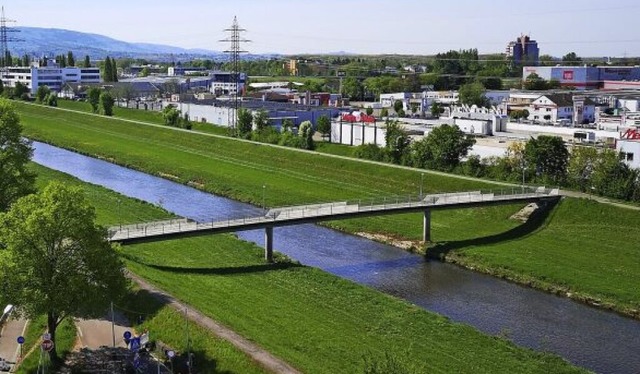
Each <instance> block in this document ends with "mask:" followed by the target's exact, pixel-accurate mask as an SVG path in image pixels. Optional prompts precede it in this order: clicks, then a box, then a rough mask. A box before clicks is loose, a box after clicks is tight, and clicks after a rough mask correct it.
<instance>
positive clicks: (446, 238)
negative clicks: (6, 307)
mask: <svg viewBox="0 0 640 374" xmlns="http://www.w3.org/2000/svg"><path fill="white" fill-rule="evenodd" d="M16 106H17V108H18V110H19V112H20V114H21V116H22V119H23V123H24V125H25V128H26V134H27V135H28V136H30V137H32V138H35V139H39V140H43V141H46V142H50V143H53V144H56V145H59V146H62V147H65V148H70V149H75V150H79V151H81V152H83V153H87V154H91V155H98V156H100V157H104V158H108V159H112V160H115V161H116V162H118V163H121V164H124V165H129V166H131V167H134V168H137V169H140V170H144V171H147V172H150V173H153V174H156V175H174V176H175V177H176V179H177V180H179V181H182V182H183V183H186V182H189V181H194V182H197V183H199V185H200V186H201V187H202V188H203V189H205V190H207V191H209V192H215V193H219V194H221V195H224V196H228V197H232V198H236V199H240V200H244V201H249V202H253V203H254V204H257V205H260V204H261V199H262V192H263V188H262V186H263V185H265V186H266V188H265V189H264V192H265V200H266V202H267V205H268V206H281V205H293V204H301V203H313V202H327V201H339V200H358V199H363V200H365V199H366V198H367V197H379V196H388V195H391V194H397V195H406V194H411V193H413V194H414V196H415V194H416V192H417V191H419V189H420V179H421V176H420V174H421V171H419V170H415V171H412V170H404V169H398V168H392V167H388V166H383V165H374V164H369V163H362V162H358V161H357V160H341V159H335V158H329V157H323V156H322V155H317V154H308V153H303V152H296V151H293V150H283V149H277V148H273V147H268V146H264V145H255V144H250V143H243V142H238V141H235V140H233V139H219V138H212V137H207V136H204V135H198V134H191V133H186V132H176V131H172V130H169V129H164V128H153V127H149V126H143V125H136V124H132V123H128V122H124V121H119V120H116V119H110V118H103V117H95V116H89V115H84V114H82V113H71V112H64V111H60V110H56V109H51V108H46V107H41V106H33V105H27V104H23V103H16ZM491 187H493V188H495V186H491V185H489V184H485V183H482V182H477V181H469V180H464V179H459V178H453V177H446V176H442V175H432V174H425V177H424V186H423V189H424V191H425V193H428V192H442V191H449V192H450V191H460V190H463V191H468V190H479V189H486V188H491ZM519 208H520V206H518V205H508V206H500V207H492V208H482V209H466V210H464V209H461V210H451V211H442V212H435V213H434V214H433V217H432V228H433V230H432V238H433V240H435V241H436V242H460V241H465V243H466V245H467V246H469V245H475V250H474V256H473V257H471V256H467V257H466V261H465V264H466V265H469V266H473V267H476V266H474V262H477V265H480V260H481V259H482V257H483V253H484V249H485V248H490V244H487V243H486V241H485V240H484V238H486V237H491V236H493V235H497V234H500V233H504V232H508V231H509V230H512V229H514V228H516V227H517V226H518V223H517V222H516V221H514V220H511V219H509V217H510V216H511V215H512V214H513V213H514V212H515V211H517V210H518V209H519ZM609 208H611V209H614V210H613V211H614V212H616V211H619V210H618V209H619V208H612V207H609ZM573 214H574V215H576V216H584V220H585V221H584V225H585V227H587V228H586V230H587V231H588V230H589V227H590V225H594V227H595V226H598V225H600V224H601V222H600V219H599V218H598V217H594V216H592V215H591V214H590V211H589V210H588V209H583V207H581V206H580V205H578V206H577V207H576V211H575V212H573ZM613 214H614V215H615V213H613ZM629 214H632V213H629ZM555 222H556V221H549V224H548V225H543V226H542V227H541V228H539V229H537V230H535V231H533V232H531V233H528V234H527V236H526V240H523V241H522V242H521V246H519V247H517V248H514V249H513V250H512V251H500V250H496V251H494V252H492V253H491V254H490V256H491V257H492V258H493V259H492V260H490V261H484V262H483V264H484V266H485V267H490V268H489V269H488V272H491V273H497V272H498V270H500V269H498V268H495V266H497V264H498V263H499V262H501V263H502V264H504V266H508V269H509V271H511V272H512V274H515V275H516V276H512V277H511V278H512V279H515V280H519V281H520V280H523V279H524V278H529V280H525V281H524V282H525V283H532V284H533V285H538V284H543V282H548V283H552V286H554V287H562V288H564V287H566V288H567V291H568V292H578V293H581V294H585V295H586V296H587V297H591V298H600V297H601V295H605V294H606V295H609V296H607V299H608V300H611V302H612V303H614V304H613V305H612V307H613V308H614V309H616V310H621V311H625V310H629V309H630V308H631V309H633V308H634V306H637V305H639V304H640V293H636V292H633V290H634V289H635V287H632V288H629V287H627V285H628V284H634V283H635V284H640V273H638V272H634V271H631V270H633V268H634V266H635V264H638V263H640V246H637V245H636V242H633V241H628V242H627V241H615V243H617V244H619V245H617V246H616V248H615V249H613V250H612V251H613V252H612V253H611V256H606V257H605V258H602V261H603V262H602V263H601V264H600V265H601V267H602V272H601V274H600V275H599V276H601V277H602V278H604V279H606V278H608V277H609V275H610V273H611V274H612V275H613V272H620V271H622V272H624V273H625V274H629V277H628V282H624V283H621V284H620V285H619V287H613V288H612V287H607V289H602V283H603V282H602V281H598V280H596V279H594V278H593V277H588V278H586V279H585V278H581V277H580V276H579V274H580V271H579V270H580V269H579V268H578V267H579V266H582V265H581V264H584V263H587V262H589V261H590V260H591V258H592V257H590V256H589V253H588V252H586V251H585V252H583V251H578V250H574V249H575V248H582V247H593V246H598V243H600V242H598V241H594V240H593V238H589V237H584V236H578V235H575V233H574V232H573V231H572V230H569V229H567V228H566V227H565V228H557V230H556V231H555V232H554V233H553V235H551V236H546V237H541V238H540V239H538V235H539V234H540V233H541V232H543V231H545V230H548V229H549V227H554V225H555ZM330 224H331V225H332V226H333V227H337V228H340V229H342V230H345V231H348V232H375V233H382V234H385V235H387V236H388V237H391V238H402V239H410V240H419V239H420V237H421V230H422V217H421V215H420V214H404V215H396V216H383V217H375V218H367V219H357V220H346V221H338V222H331V223H330ZM552 237H553V238H558V239H559V240H564V241H566V242H569V243H571V245H569V246H562V247H558V248H557V251H555V253H554V256H546V255H545V256H543V255H542V252H540V251H537V248H538V247H540V246H544V245H546V241H547V240H549V238H552ZM545 238H546V239H545ZM474 239H478V241H477V242H473V240H474ZM516 239H518V238H517V237H512V238H509V241H508V243H507V244H505V245H510V243H513V242H514V240H516ZM480 244H481V245H480ZM461 249H462V247H461V246H458V248H457V249H456V250H455V251H454V252H453V253H455V252H457V251H459V250H461ZM519 249H521V250H523V251H529V252H531V253H532V256H538V254H540V255H539V256H538V257H537V259H536V263H537V264H539V266H537V265H536V266H531V265H529V264H524V263H523V262H522V261H513V260H512V258H513V257H518V250H519ZM514 251H515V252H514ZM618 252H619V253H618ZM487 258H489V257H487ZM523 258H524V257H523ZM498 260H500V261H498ZM554 269H564V271H556V270H554ZM620 269H622V270H620ZM530 279H533V280H534V281H535V282H530ZM623 287H624V288H623ZM545 288H548V287H545Z"/></svg>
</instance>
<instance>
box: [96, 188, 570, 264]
mask: <svg viewBox="0 0 640 374" xmlns="http://www.w3.org/2000/svg"><path fill="white" fill-rule="evenodd" d="M559 198H560V194H559V190H557V189H547V188H544V187H514V188H512V189H506V190H499V191H469V192H456V193H441V194H430V195H424V196H394V197H386V198H381V199H380V198H378V199H367V200H357V201H340V202H332V203H326V204H313V205H300V206H289V207H282V208H273V209H269V210H268V211H265V212H264V214H262V215H258V216H252V217H244V218H234V219H227V220H218V221H210V222H195V221H192V220H188V219H174V220H167V221H156V222H147V223H139V224H134V225H121V226H114V227H111V228H109V237H108V239H109V241H111V242H118V243H121V244H123V245H125V244H133V243H140V242H150V241H158V240H168V239H175V238H182V237H189V236H199V235H211V234H219V233H225V232H235V231H246V230H255V229H264V230H265V259H266V260H267V261H272V260H273V228H274V227H280V226H290V225H299V224H303V223H316V222H321V221H332V220H339V219H347V218H358V217H367V216H377V215H389V214H402V213H414V212H422V213H423V215H424V218H423V235H422V236H423V240H424V241H425V242H429V241H430V240H431V211H432V210H442V209H459V208H473V207H482V206H490V205H499V204H513V203H532V202H540V201H545V200H553V199H559Z"/></svg>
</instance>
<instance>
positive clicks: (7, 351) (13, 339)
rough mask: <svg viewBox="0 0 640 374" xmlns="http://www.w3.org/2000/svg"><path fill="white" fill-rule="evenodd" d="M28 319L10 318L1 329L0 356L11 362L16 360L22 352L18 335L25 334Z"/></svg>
mask: <svg viewBox="0 0 640 374" xmlns="http://www.w3.org/2000/svg"><path fill="white" fill-rule="evenodd" d="M26 327H27V321H26V320H24V319H18V320H14V319H10V320H9V321H7V323H5V324H4V326H3V327H2V330H1V331H0V358H3V359H5V360H7V361H9V362H16V360H17V359H18V355H19V354H20V348H19V345H18V342H17V339H18V336H24V330H25V329H26Z"/></svg>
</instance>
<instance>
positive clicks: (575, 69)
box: [522, 66, 640, 89]
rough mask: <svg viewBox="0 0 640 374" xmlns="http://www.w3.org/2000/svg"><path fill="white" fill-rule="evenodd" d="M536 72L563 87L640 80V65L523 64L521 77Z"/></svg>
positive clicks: (581, 86) (585, 87) (584, 87)
mask: <svg viewBox="0 0 640 374" xmlns="http://www.w3.org/2000/svg"><path fill="white" fill-rule="evenodd" d="M531 74H536V75H538V76H539V77H540V78H542V79H545V80H554V81H558V82H560V85H561V86H564V87H575V88H576V89H597V88H602V87H604V84H605V82H607V83H608V84H609V85H610V86H611V83H609V82H613V81H637V80H640V67H637V66H525V67H523V68H522V79H527V77H528V76H530V75H531Z"/></svg>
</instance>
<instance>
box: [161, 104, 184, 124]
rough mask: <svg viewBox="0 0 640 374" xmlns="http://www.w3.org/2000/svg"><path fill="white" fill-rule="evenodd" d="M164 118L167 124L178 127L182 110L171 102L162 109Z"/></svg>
mask: <svg viewBox="0 0 640 374" xmlns="http://www.w3.org/2000/svg"><path fill="white" fill-rule="evenodd" d="M162 118H164V124H165V125H167V126H173V127H177V126H178V122H179V120H180V111H179V110H178V109H177V108H176V107H175V105H171V104H169V105H167V106H166V107H164V109H162Z"/></svg>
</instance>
